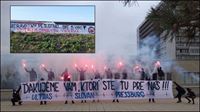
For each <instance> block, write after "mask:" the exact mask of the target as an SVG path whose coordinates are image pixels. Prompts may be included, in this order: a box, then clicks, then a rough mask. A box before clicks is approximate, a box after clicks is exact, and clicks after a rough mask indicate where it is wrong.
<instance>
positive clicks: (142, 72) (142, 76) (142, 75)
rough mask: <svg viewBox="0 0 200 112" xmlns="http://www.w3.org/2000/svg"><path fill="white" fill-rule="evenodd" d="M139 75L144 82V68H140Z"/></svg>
mask: <svg viewBox="0 0 200 112" xmlns="http://www.w3.org/2000/svg"><path fill="white" fill-rule="evenodd" d="M140 73H141V80H145V79H146V77H147V76H146V73H145V72H144V68H141V71H140Z"/></svg>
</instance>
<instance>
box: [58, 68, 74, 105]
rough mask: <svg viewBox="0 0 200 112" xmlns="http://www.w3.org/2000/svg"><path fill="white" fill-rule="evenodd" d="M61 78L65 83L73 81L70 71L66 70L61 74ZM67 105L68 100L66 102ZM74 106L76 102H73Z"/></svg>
mask: <svg viewBox="0 0 200 112" xmlns="http://www.w3.org/2000/svg"><path fill="white" fill-rule="evenodd" d="M61 77H63V80H64V81H71V75H70V73H69V72H68V69H67V68H66V69H65V71H64V72H63V73H62V74H61ZM65 104H67V100H66V101H65ZM72 104H74V101H73V100H72Z"/></svg>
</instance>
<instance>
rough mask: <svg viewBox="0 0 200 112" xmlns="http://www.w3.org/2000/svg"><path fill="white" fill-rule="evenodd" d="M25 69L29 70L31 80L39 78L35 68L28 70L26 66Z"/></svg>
mask: <svg viewBox="0 0 200 112" xmlns="http://www.w3.org/2000/svg"><path fill="white" fill-rule="evenodd" d="M24 69H25V71H26V72H28V73H29V74H30V81H36V80H37V74H36V72H35V70H34V69H33V68H32V69H31V70H30V71H29V70H27V68H25V67H24Z"/></svg>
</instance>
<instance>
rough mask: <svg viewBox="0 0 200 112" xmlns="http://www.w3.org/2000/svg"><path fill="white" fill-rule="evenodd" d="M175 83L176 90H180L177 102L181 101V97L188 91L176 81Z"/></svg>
mask: <svg viewBox="0 0 200 112" xmlns="http://www.w3.org/2000/svg"><path fill="white" fill-rule="evenodd" d="M174 84H175V85H176V90H177V92H178V94H177V95H176V96H175V98H178V101H177V103H180V102H182V101H181V97H182V96H183V95H184V94H185V93H186V91H185V89H184V88H183V87H181V86H180V85H178V84H177V83H176V82H174Z"/></svg>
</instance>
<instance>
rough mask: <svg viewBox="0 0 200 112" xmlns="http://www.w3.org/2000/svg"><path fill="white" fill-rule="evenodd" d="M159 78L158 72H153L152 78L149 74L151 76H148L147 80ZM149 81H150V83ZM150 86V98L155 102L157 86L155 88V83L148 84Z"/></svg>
mask: <svg viewBox="0 0 200 112" xmlns="http://www.w3.org/2000/svg"><path fill="white" fill-rule="evenodd" d="M152 79H153V80H157V74H156V73H153V74H152V78H151V77H150V76H149V77H146V80H147V81H149V82H151V81H153V80H152ZM149 82H148V83H149ZM148 87H149V95H150V98H149V102H151V100H152V102H153V103H155V100H154V96H155V88H154V86H153V85H151V86H150V85H148Z"/></svg>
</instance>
